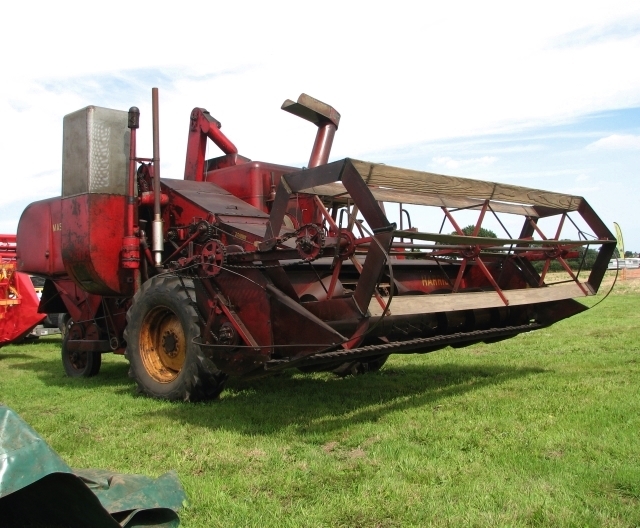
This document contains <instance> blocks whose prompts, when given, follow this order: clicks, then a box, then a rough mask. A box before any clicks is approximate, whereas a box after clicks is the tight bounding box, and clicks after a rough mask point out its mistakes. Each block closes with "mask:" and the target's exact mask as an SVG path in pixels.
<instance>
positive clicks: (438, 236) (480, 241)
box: [395, 230, 616, 246]
mask: <svg viewBox="0 0 640 528" xmlns="http://www.w3.org/2000/svg"><path fill="white" fill-rule="evenodd" d="M395 236H396V238H412V239H416V240H427V241H429V242H439V243H440V244H451V245H468V246H476V245H479V246H510V245H529V246H531V245H533V246H536V245H537V246H557V245H562V246H592V245H598V244H615V243H616V241H615V240H593V239H592V240H556V239H551V238H550V239H547V240H538V239H536V240H533V239H529V238H486V237H474V236H464V235H446V234H442V233H423V232H420V231H400V230H397V231H395Z"/></svg>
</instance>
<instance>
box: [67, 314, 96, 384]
mask: <svg viewBox="0 0 640 528" xmlns="http://www.w3.org/2000/svg"><path fill="white" fill-rule="evenodd" d="M70 339H81V336H79V335H77V332H76V331H74V327H73V326H72V327H71V330H70V331H69V332H67V333H66V334H65V336H64V339H63V340H62V366H63V367H64V371H65V372H66V374H67V376H69V377H70V378H91V377H93V376H95V375H96V374H98V372H100V366H101V364H102V353H100V352H78V351H76V350H69V347H68V344H67V342H68V341H69V340H70Z"/></svg>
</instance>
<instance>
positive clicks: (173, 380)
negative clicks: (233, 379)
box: [124, 275, 226, 401]
mask: <svg viewBox="0 0 640 528" xmlns="http://www.w3.org/2000/svg"><path fill="white" fill-rule="evenodd" d="M184 285H185V288H186V289H185V288H183V286H182V284H181V282H180V280H179V279H178V278H177V277H169V276H162V275H159V276H156V277H153V278H152V279H150V280H148V281H147V282H145V283H144V284H143V285H142V287H141V288H140V290H139V291H138V293H136V295H135V296H134V298H133V304H132V305H131V308H130V309H129V311H128V312H127V328H126V329H125V331H124V338H125V340H126V341H127V349H126V352H125V357H126V358H127V359H128V360H129V363H130V368H129V376H130V377H131V378H133V379H135V380H136V382H137V384H138V390H139V392H142V393H144V394H146V395H148V396H151V397H153V398H159V399H164V400H183V401H201V400H209V399H213V398H216V397H217V396H219V395H220V393H221V392H222V389H223V388H224V382H225V380H226V375H225V374H223V373H222V372H221V371H220V370H218V369H217V368H216V366H215V365H214V364H213V362H212V361H211V360H209V359H207V358H206V357H205V356H204V354H203V353H202V350H201V349H200V346H198V345H197V344H195V343H194V341H195V340H197V338H198V337H199V336H200V328H199V326H198V315H197V313H196V310H195V308H194V306H193V305H192V302H191V299H195V292H194V289H193V283H192V281H190V280H187V279H185V280H184Z"/></svg>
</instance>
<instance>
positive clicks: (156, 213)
mask: <svg viewBox="0 0 640 528" xmlns="http://www.w3.org/2000/svg"><path fill="white" fill-rule="evenodd" d="M151 106H152V113H153V198H154V201H153V223H152V226H151V234H152V242H151V248H152V249H151V251H152V252H153V264H154V266H155V267H156V268H161V267H162V252H163V251H164V234H163V226H162V216H161V215H160V133H159V132H160V124H159V115H158V114H159V112H158V89H157V88H152V89H151Z"/></svg>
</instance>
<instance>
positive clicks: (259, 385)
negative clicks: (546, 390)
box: [9, 354, 547, 435]
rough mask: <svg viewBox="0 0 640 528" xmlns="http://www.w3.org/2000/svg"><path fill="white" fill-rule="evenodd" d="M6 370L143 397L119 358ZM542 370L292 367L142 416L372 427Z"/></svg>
mask: <svg viewBox="0 0 640 528" xmlns="http://www.w3.org/2000/svg"><path fill="white" fill-rule="evenodd" d="M18 357H20V358H23V356H22V355H18ZM24 359H31V358H29V357H28V356H27V357H25V358H24ZM9 368H12V369H23V370H29V371H32V372H34V373H35V374H36V375H37V376H38V378H39V379H40V380H41V381H42V382H43V383H44V384H45V385H47V386H54V387H63V388H65V389H66V390H72V391H78V392H83V391H86V390H88V389H91V390H95V389H96V388H101V387H104V389H105V390H106V391H109V392H110V393H112V394H122V395H123V396H124V397H126V395H129V396H130V397H131V398H133V399H134V400H135V399H137V398H145V397H144V396H140V395H136V391H135V383H134V382H133V381H132V380H131V379H130V378H129V377H128V370H129V364H128V363H127V362H126V361H122V360H120V359H114V358H108V359H107V360H105V361H104V362H103V365H102V368H101V370H100V374H99V375H98V376H95V377H93V378H69V377H67V376H66V375H65V373H64V370H63V368H62V365H61V362H60V357H59V355H57V354H56V355H53V354H52V355H51V359H48V358H47V359H43V358H42V357H41V356H40V357H35V358H33V360H28V361H21V362H19V363H13V364H10V365H9ZM544 372H547V371H546V370H544V369H541V368H536V367H519V368H516V367H510V366H500V365H495V364H480V365H474V366H469V365H459V364H455V363H450V364H444V365H443V364H438V365H427V364H404V365H399V366H397V365H387V366H385V367H384V368H383V369H382V370H381V371H379V372H376V373H369V374H367V375H364V376H357V377H347V378H337V377H335V376H333V375H332V374H329V373H317V374H302V373H300V372H298V371H297V370H293V369H292V370H288V371H284V372H282V373H280V374H279V375H277V376H272V377H268V378H263V379H259V380H254V381H251V382H247V381H242V380H230V382H229V383H228V385H227V387H226V389H225V391H224V392H223V394H222V397H221V399H220V400H218V401H213V402H207V403H197V404H189V403H182V402H176V403H172V404H167V402H162V401H157V402H153V401H151V405H152V410H150V411H147V412H145V414H147V415H151V416H154V415H155V416H159V417H160V416H163V417H168V418H170V419H171V420H177V421H179V422H183V423H188V424H190V425H194V426H198V427H204V428H208V429H229V430H235V431H238V432H241V433H243V434H249V435H251V434H272V433H276V432H278V431H280V430H283V429H287V430H288V431H291V430H293V431H296V432H297V433H299V434H301V435H305V434H313V433H314V432H320V431H328V430H333V429H342V428H344V427H347V426H348V425H349V424H351V423H366V422H376V421H378V420H379V419H380V418H381V417H383V416H384V415H386V414H388V413H393V412H397V411H404V410H410V409H412V408H419V407H423V406H432V407H435V406H436V404H438V403H439V402H440V403H441V402H442V401H446V400H447V399H451V398H454V397H456V396H458V395H462V394H465V393H468V392H471V391H477V390H482V389H483V388H485V387H491V386H495V385H498V384H501V383H505V382H508V381H510V380H513V379H517V378H523V377H526V376H531V375H537V374H541V373H544ZM132 403H134V402H132Z"/></svg>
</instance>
